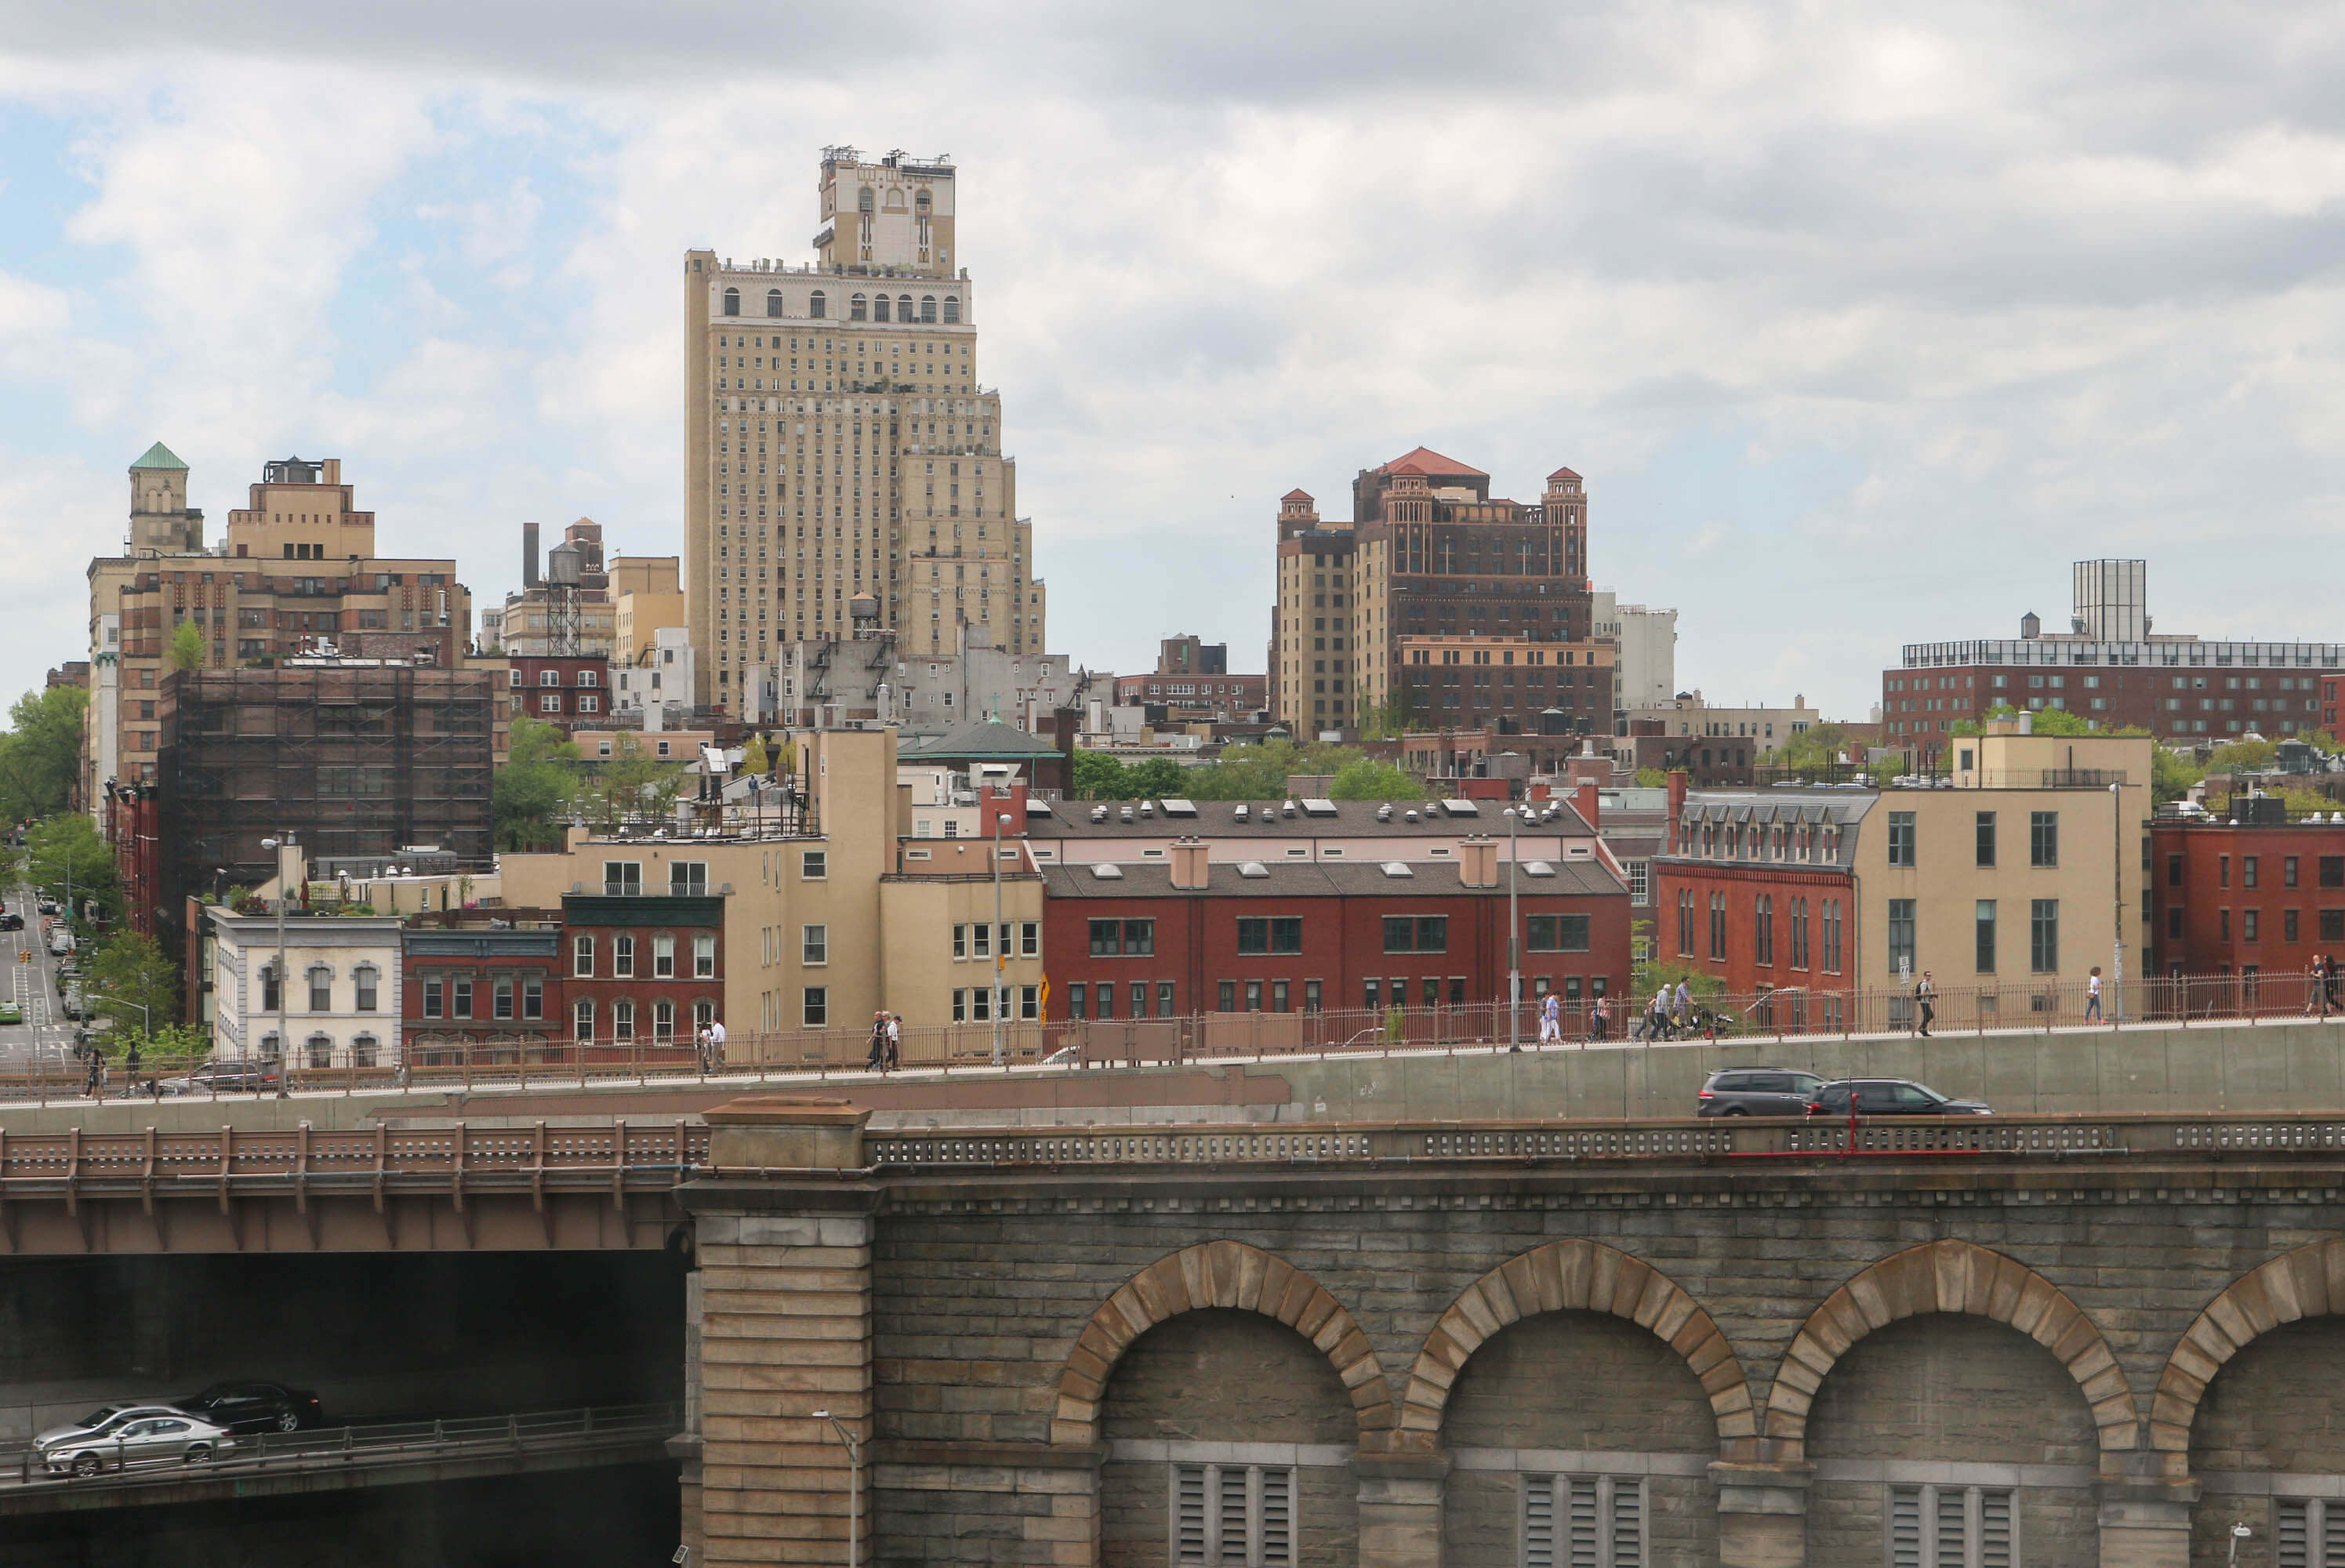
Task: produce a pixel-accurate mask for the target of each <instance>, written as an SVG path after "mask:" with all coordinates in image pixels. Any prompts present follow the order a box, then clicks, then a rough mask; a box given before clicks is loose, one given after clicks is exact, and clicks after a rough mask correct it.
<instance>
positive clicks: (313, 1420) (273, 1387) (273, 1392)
mask: <svg viewBox="0 0 2345 1568" xmlns="http://www.w3.org/2000/svg"><path fill="white" fill-rule="evenodd" d="M172 1402H173V1403H174V1404H175V1405H177V1406H178V1408H179V1409H180V1410H183V1411H187V1412H188V1414H190V1415H199V1416H201V1417H203V1418H204V1419H205V1420H206V1421H210V1422H212V1423H213V1424H214V1425H216V1426H224V1427H226V1428H228V1431H300V1430H301V1429H302V1428H303V1427H305V1426H320V1425H323V1424H324V1422H325V1420H326V1412H325V1409H324V1407H323V1406H321V1405H320V1403H319V1402H318V1396H317V1395H316V1394H313V1393H310V1392H309V1391H307V1390H304V1389H289V1388H287V1387H286V1386H285V1385H284V1384H283V1383H214V1384H213V1385H212V1386H211V1387H209V1388H208V1389H206V1390H205V1391H203V1392H201V1393H199V1394H196V1395H193V1396H191V1397H189V1398H188V1399H183V1400H175V1401H172Z"/></svg>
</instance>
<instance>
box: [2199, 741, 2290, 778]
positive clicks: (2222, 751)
mask: <svg viewBox="0 0 2345 1568" xmlns="http://www.w3.org/2000/svg"><path fill="white" fill-rule="evenodd" d="M2278 757H2279V744H2278V743H2276V742H2272V741H2232V742H2230V743H2229V744H2227V745H2220V746H2217V747H2216V748H2215V749H2214V750H2213V751H2212V752H2210V753H2208V756H2207V771H2208V773H2210V774H2259V773H2262V772H2263V771H2264V770H2265V769H2267V768H2269V767H2270V766H2271V765H2272V764H2273V762H2274V761H2275V760H2277V759H2278Z"/></svg>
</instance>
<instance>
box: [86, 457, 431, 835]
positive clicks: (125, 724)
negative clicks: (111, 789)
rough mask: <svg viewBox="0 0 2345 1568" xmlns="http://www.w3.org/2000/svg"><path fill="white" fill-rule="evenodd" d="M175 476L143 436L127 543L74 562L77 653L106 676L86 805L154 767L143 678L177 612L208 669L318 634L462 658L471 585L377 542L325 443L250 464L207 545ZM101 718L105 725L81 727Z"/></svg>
mask: <svg viewBox="0 0 2345 1568" xmlns="http://www.w3.org/2000/svg"><path fill="white" fill-rule="evenodd" d="M187 496H188V466H187V464H185V463H184V462H182V461H180V460H179V459H178V457H177V456H176V455H175V454H174V453H172V451H171V450H169V449H168V448H167V447H165V446H164V445H163V444H162V443H161V442H159V441H157V443H156V444H155V445H154V446H153V447H151V448H149V449H148V450H147V452H146V453H145V454H144V455H142V456H141V457H140V458H139V460H138V461H137V463H135V464H134V465H132V467H131V470H130V497H131V511H130V531H129V539H128V541H127V545H128V548H127V551H126V552H125V553H123V554H121V555H118V556H99V557H97V558H96V559H95V560H93V561H91V562H90V563H89V571H88V579H89V637H90V658H91V661H92V663H93V664H95V665H98V666H100V667H101V670H100V686H101V687H102V688H110V690H107V691H106V692H105V693H104V694H103V696H102V699H101V700H100V701H98V702H96V703H93V706H92V717H91V720H90V723H91V727H92V733H91V734H90V735H89V736H88V737H87V743H86V744H85V746H84V748H83V751H84V759H85V760H84V767H85V777H84V780H83V783H84V785H85V790H84V795H83V798H84V799H85V800H86V801H89V802H91V803H93V809H96V804H97V803H100V802H101V801H102V798H103V794H104V791H103V790H102V789H101V788H99V787H98V786H100V785H102V784H104V783H105V782H106V780H107V778H109V777H111V778H116V779H118V780H119V781H121V782H123V783H126V784H127V783H132V782H137V781H142V780H151V779H153V778H154V776H155V765H156V761H157V746H158V744H159V741H160V738H161V723H160V719H159V717H158V712H159V710H158V709H157V702H158V700H159V698H158V694H157V682H158V680H159V679H160V677H161V675H162V673H163V672H164V671H165V670H166V669H167V668H168V665H169V658H170V647H171V640H172V638H173V637H174V635H176V633H177V632H178V627H179V626H180V625H181V624H182V623H183V622H194V623H195V624H196V626H197V627H198V629H200V630H201V631H202V632H203V633H204V649H205V659H204V666H205V667H206V668H208V669H216V670H217V669H228V668H232V667H235V666H238V665H243V664H249V663H254V662H255V661H258V660H263V659H278V658H283V657H287V656H289V655H292V654H295V653H299V652H303V651H304V650H308V649H317V648H321V647H326V646H331V647H332V648H333V649H334V650H335V651H337V652H340V654H342V655H344V656H347V657H352V658H378V659H391V660H399V661H408V662H416V661H420V662H423V663H437V664H442V665H448V666H454V665H459V664H462V663H463V662H464V657H465V652H466V647H467V643H468V641H469V638H470V634H471V627H472V594H471V593H470V592H468V591H467V590H466V589H465V587H464V585H463V584H462V583H461V582H457V581H456V563H455V562H454V561H451V560H445V559H423V558H418V557H394V556H382V555H378V554H377V553H376V552H375V520H374V513H372V512H371V511H359V510H357V509H356V507H355V505H354V504H353V502H354V500H355V494H354V487H352V486H350V485H348V484H345V483H344V482H342V477H341V462H340V460H339V459H335V458H328V459H326V460H323V461H320V462H306V461H304V460H301V459H299V458H288V459H284V460H279V461H272V462H269V463H268V464H267V465H265V466H264V468H263V470H262V478H261V481H260V482H259V483H258V484H256V485H253V486H252V487H251V491H250V495H249V505H247V506H245V507H242V508H239V509H238V510H236V511H231V512H229V513H228V535H227V538H226V539H225V540H224V541H221V543H220V544H219V545H218V547H217V549H212V550H207V549H206V548H205V545H204V537H203V513H202V512H201V511H198V510H196V509H193V508H190V507H188V505H187ZM105 667H110V668H111V673H110V675H108V674H107V673H104V671H105ZM101 724H105V725H108V726H109V727H110V729H111V732H112V733H111V736H110V739H107V738H101V737H100V736H98V735H97V734H96V733H95V731H96V727H97V726H99V725H101Z"/></svg>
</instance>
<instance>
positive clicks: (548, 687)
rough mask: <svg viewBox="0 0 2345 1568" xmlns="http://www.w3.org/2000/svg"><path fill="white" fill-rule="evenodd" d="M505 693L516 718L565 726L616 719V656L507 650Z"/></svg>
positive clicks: (591, 725) (596, 725)
mask: <svg viewBox="0 0 2345 1568" xmlns="http://www.w3.org/2000/svg"><path fill="white" fill-rule="evenodd" d="M505 687H506V690H505V693H504V695H505V697H506V699H507V701H508V703H509V704H510V708H511V712H512V713H513V716H515V717H524V716H525V717H528V718H533V719H537V720H541V721H543V723H549V724H553V725H555V726H556V727H558V728H560V729H562V730H564V731H569V730H576V729H588V730H596V729H604V728H606V727H608V725H609V724H610V722H611V711H612V705H613V704H612V693H611V661H610V659H609V658H608V657H607V656H606V655H604V654H601V653H581V654H568V655H554V654H521V653H514V654H508V655H507V658H506V670H505Z"/></svg>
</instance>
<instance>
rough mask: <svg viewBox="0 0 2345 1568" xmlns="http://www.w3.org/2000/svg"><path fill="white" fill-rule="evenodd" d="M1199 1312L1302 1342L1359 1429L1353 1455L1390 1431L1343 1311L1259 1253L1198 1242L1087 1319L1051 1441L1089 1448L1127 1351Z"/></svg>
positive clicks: (1285, 1265)
mask: <svg viewBox="0 0 2345 1568" xmlns="http://www.w3.org/2000/svg"><path fill="white" fill-rule="evenodd" d="M1208 1307H1228V1308H1234V1309H1236V1310H1240V1311H1247V1312H1259V1313H1261V1314H1262V1315H1263V1316H1264V1317H1265V1318H1274V1319H1276V1320H1278V1321H1280V1322H1282V1323H1284V1324H1285V1325H1286V1326H1287V1327H1288V1328H1290V1329H1293V1330H1294V1331H1295V1332H1296V1333H1298V1334H1301V1335H1302V1336H1303V1337H1304V1339H1306V1340H1310V1341H1311V1343H1312V1344H1313V1345H1314V1346H1315V1347H1316V1348H1317V1350H1318V1351H1319V1353H1320V1354H1321V1355H1323V1356H1325V1357H1326V1359H1327V1364H1328V1365H1329V1366H1331V1367H1333V1368H1334V1369H1335V1375H1336V1377H1337V1378H1339V1379H1340V1380H1342V1381H1343V1384H1344V1390H1345V1394H1346V1395H1347V1396H1348V1397H1349V1398H1350V1400H1351V1401H1352V1409H1353V1411H1354V1413H1355V1415H1356V1416H1357V1418H1358V1421H1359V1431H1360V1446H1361V1447H1363V1448H1366V1447H1369V1446H1371V1439H1370V1436H1369V1434H1370V1433H1372V1432H1377V1433H1381V1432H1384V1431H1388V1430H1389V1429H1390V1428H1391V1427H1392V1425H1393V1424H1394V1421H1393V1408H1392V1392H1391V1390H1390V1388H1389V1387H1388V1386H1387V1385H1386V1382H1385V1374H1384V1368H1383V1367H1382V1366H1381V1365H1379V1364H1378V1363H1377V1361H1376V1351H1374V1350H1373V1349H1372V1348H1370V1346H1369V1344H1368V1337H1367V1335H1365V1333H1363V1332H1361V1330H1360V1327H1359V1325H1358V1324H1357V1323H1355V1322H1354V1321H1353V1320H1352V1315H1351V1313H1349V1312H1347V1311H1345V1310H1344V1307H1343V1303H1341V1302H1339V1301H1338V1300H1335V1297H1334V1296H1333V1295H1332V1294H1330V1293H1329V1292H1328V1290H1326V1289H1325V1287H1324V1286H1322V1285H1321V1284H1320V1283H1319V1282H1318V1281H1317V1280H1314V1279H1312V1278H1311V1276H1309V1275H1308V1274H1305V1273H1304V1272H1303V1270H1300V1269H1297V1268H1295V1267H1294V1265H1293V1264H1292V1263H1289V1262H1287V1261H1286V1260H1285V1259H1282V1258H1279V1257H1277V1256H1275V1255H1274V1254H1272V1253H1269V1252H1264V1250H1263V1249H1261V1248H1259V1247H1251V1246H1248V1245H1247V1244H1246V1243H1244V1242H1243V1241H1206V1242H1201V1243H1199V1244H1198V1245H1196V1246H1194V1247H1184V1248H1183V1249H1181V1250H1180V1251H1178V1252H1175V1253H1172V1254H1170V1255H1169V1256H1167V1257H1163V1258H1160V1259H1157V1260H1156V1261H1155V1262H1153V1263H1152V1264H1150V1265H1149V1266H1148V1267H1147V1268H1145V1269H1142V1270H1140V1272H1139V1273H1137V1274H1134V1275H1133V1276H1132V1278H1131V1279H1129V1280H1125V1281H1124V1282H1123V1283H1122V1285H1120V1286H1118V1287H1117V1288H1116V1290H1114V1292H1113V1293H1112V1294H1111V1295H1110V1296H1109V1297H1108V1299H1107V1300H1105V1301H1103V1302H1101V1304H1100V1306H1099V1309H1098V1310H1096V1311H1094V1312H1093V1313H1092V1314H1091V1321H1090V1322H1088V1323H1086V1324H1084V1325H1083V1331H1082V1332H1081V1334H1079V1335H1077V1336H1076V1338H1075V1347H1074V1349H1073V1350H1072V1351H1069V1352H1068V1355H1067V1364H1066V1366H1065V1367H1064V1368H1063V1369H1062V1370H1061V1371H1060V1373H1059V1402H1058V1407H1057V1409H1056V1411H1054V1412H1053V1414H1052V1416H1051V1442H1053V1443H1071V1444H1078V1445H1084V1446H1088V1445H1090V1444H1091V1443H1093V1442H1097V1441H1098V1436H1099V1408H1100V1401H1101V1400H1102V1399H1103V1398H1104V1397H1105V1396H1106V1392H1107V1384H1108V1379H1109V1378H1110V1376H1112V1374H1113V1372H1114V1371H1115V1365H1116V1362H1117V1361H1121V1360H1122V1357H1123V1352H1124V1351H1126V1350H1128V1349H1129V1348H1130V1347H1131V1345H1132V1341H1133V1340H1137V1339H1138V1338H1140V1336H1141V1335H1142V1334H1144V1333H1146V1332H1147V1331H1148V1330H1151V1329H1152V1328H1154V1327H1155V1326H1156V1325H1157V1324H1159V1323H1162V1322H1163V1321H1164V1320H1167V1319H1169V1318H1175V1317H1178V1316H1180V1315H1181V1314H1182V1313H1183V1312H1193V1311H1196V1310H1200V1309H1203V1308H1208Z"/></svg>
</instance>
